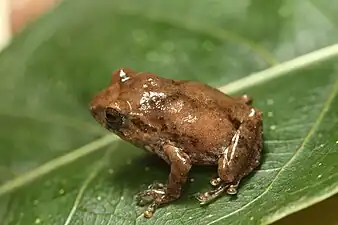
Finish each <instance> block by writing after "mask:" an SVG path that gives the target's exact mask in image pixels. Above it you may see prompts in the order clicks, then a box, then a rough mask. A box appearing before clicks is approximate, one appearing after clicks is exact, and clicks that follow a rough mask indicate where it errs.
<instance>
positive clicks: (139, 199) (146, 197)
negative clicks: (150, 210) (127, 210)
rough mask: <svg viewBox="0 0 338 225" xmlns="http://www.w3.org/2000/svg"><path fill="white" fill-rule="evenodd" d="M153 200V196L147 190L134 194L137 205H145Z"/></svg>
mask: <svg viewBox="0 0 338 225" xmlns="http://www.w3.org/2000/svg"><path fill="white" fill-rule="evenodd" d="M153 201H154V196H153V195H152V193H151V192H150V191H149V190H145V191H142V192H140V193H138V194H137V196H136V203H137V205H139V206H145V205H148V204H150V203H151V202H153Z"/></svg>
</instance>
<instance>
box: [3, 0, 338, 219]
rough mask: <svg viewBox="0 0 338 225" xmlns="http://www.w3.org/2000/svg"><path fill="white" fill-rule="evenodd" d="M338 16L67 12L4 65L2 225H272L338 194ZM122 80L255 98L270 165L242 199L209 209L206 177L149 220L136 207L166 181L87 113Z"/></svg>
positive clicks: (127, 9)
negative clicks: (136, 76)
mask: <svg viewBox="0 0 338 225" xmlns="http://www.w3.org/2000/svg"><path fill="white" fill-rule="evenodd" d="M337 9H338V5H337V4H335V3H332V1H328V0H312V1H291V0H290V1H287V0H284V1H282V0H280V1H249V0H237V1H223V0H213V1H211V0H210V1H206V0H204V1H202V0H199V1H197V0H186V1H178V0H176V1H165V0H162V1H159V0H143V1H142V4H141V3H140V1H136V0H125V1H104V0H101V1H84V0H83V1H80V0H72V1H65V2H64V3H62V4H61V5H60V6H59V7H58V8H57V9H56V10H55V11H53V12H51V13H49V14H48V15H46V16H44V17H43V18H42V19H41V20H39V21H37V22H36V23H34V24H32V25H31V26H30V27H29V28H28V29H26V30H25V31H24V32H23V33H22V34H21V35H19V36H18V37H16V38H15V39H14V40H13V43H12V44H11V45H10V46H9V47H8V48H7V49H6V50H5V51H4V52H3V53H2V54H1V55H0V74H1V75H2V76H1V82H0V96H1V97H0V99H1V104H0V122H1V124H2V126H1V127H2V129H0V132H1V136H0V138H1V158H0V223H1V224H6V225H7V224H9V225H11V224H19V225H21V224H34V223H35V224H75V225H77V224H81V225H82V224H85V225H87V224H88V225H92V224H135V223H136V224H261V223H263V224H268V223H272V222H274V221H276V220H278V219H280V218H282V217H284V216H286V215H288V214H290V213H293V212H296V211H298V210H300V209H303V208H305V207H308V206H310V205H312V204H314V203H316V202H319V201H321V200H323V199H325V198H328V197H329V196H332V195H333V194H335V193H337V192H338V188H337V187H338V151H337V148H338V139H337V137H338V129H337V124H338V98H337V90H338V76H337V72H338V64H337V60H336V58H337V55H338V46H337V45H334V44H335V43H336V42H337V35H338V29H337V27H336V21H337V19H338V18H337V14H336V11H337ZM302 55H303V56H302ZM124 66H128V67H133V68H135V69H136V70H138V71H150V72H154V73H157V74H159V75H161V76H164V77H170V78H181V79H182V78H184V79H192V80H199V81H202V82H205V83H208V84H210V85H214V86H217V87H220V88H221V90H223V91H225V92H228V93H231V94H235V93H236V94H243V93H247V94H249V95H250V96H252V97H253V98H254V105H255V106H256V107H258V108H260V109H261V110H262V111H263V112H264V138H265V142H264V155H263V160H262V165H261V167H260V168H259V169H258V170H257V171H255V172H254V173H252V174H251V175H250V176H248V177H247V178H246V179H245V180H243V182H242V184H241V187H240V189H239V193H238V196H237V197H236V198H230V197H229V196H224V197H222V198H220V199H218V200H217V201H216V202H214V203H213V204H211V205H209V206H208V207H200V206H199V204H198V202H197V201H196V200H195V199H194V197H193V195H194V194H195V193H197V192H203V191H206V190H209V189H210V188H211V187H210V186H209V184H208V180H209V178H210V177H211V176H212V175H213V174H215V173H216V169H215V168H203V167H197V168H193V170H192V172H191V174H190V175H191V178H193V179H194V182H192V183H191V184H190V185H187V186H186V188H185V192H184V194H183V195H182V198H181V199H180V200H178V201H176V202H174V203H173V204H170V205H168V206H166V207H162V208H160V209H158V210H157V211H156V213H155V215H154V217H153V218H151V219H149V220H146V219H144V218H143V216H142V212H143V209H142V208H140V207H137V206H136V205H135V201H134V199H133V197H134V195H135V194H136V193H137V192H139V191H141V190H143V189H144V188H145V187H146V186H147V185H148V184H150V183H152V182H153V181H154V180H159V181H166V179H167V176H168V172H169V167H168V166H167V165H166V164H165V163H164V162H162V161H160V160H158V159H157V158H156V157H152V156H149V155H148V154H147V153H145V152H144V151H142V150H140V149H137V148H136V147H133V146H131V145H130V144H128V143H124V142H122V141H120V140H119V139H118V138H117V137H115V136H114V135H112V134H108V132H107V131H105V130H104V129H103V128H101V127H100V126H99V125H98V124H97V123H96V122H95V121H94V120H93V119H92V118H91V116H90V114H89V112H88V107H87V105H88V102H89V101H90V99H91V97H92V96H93V95H94V94H95V93H96V92H98V91H99V90H100V89H102V88H104V87H106V86H107V85H108V83H109V81H110V73H111V72H112V71H113V70H115V69H116V68H118V67H124ZM272 66H273V67H272ZM270 67H272V68H270ZM269 68H270V69H269ZM258 71H262V72H258ZM255 72H258V73H255ZM252 73H254V74H253V75H250V76H247V75H248V74H252ZM228 83H230V84H228ZM226 84H228V85H226Z"/></svg>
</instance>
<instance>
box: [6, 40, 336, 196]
mask: <svg viewBox="0 0 338 225" xmlns="http://www.w3.org/2000/svg"><path fill="white" fill-rule="evenodd" d="M337 55H338V44H335V45H331V46H328V47H325V48H322V49H319V50H317V51H314V52H311V53H308V54H306V55H303V56H300V57H297V58H295V59H292V60H290V61H287V62H284V63H282V64H280V65H278V66H275V67H272V68H269V69H266V70H263V71H261V72H258V73H255V74H252V75H249V76H247V77H244V78H241V79H238V80H237V81H234V82H232V83H229V84H228V85H225V86H223V87H221V88H219V89H220V90H221V91H223V92H225V90H226V93H228V94H233V93H235V92H238V91H241V90H243V89H245V88H248V87H252V86H256V85H259V84H262V83H264V82H267V81H271V80H273V79H276V78H278V77H281V76H285V75H287V74H288V73H290V72H293V71H296V70H299V69H301V68H304V67H306V66H308V65H311V64H313V63H318V62H321V61H323V60H325V59H330V58H333V57H335V56H337ZM117 139H118V138H117V137H115V136H114V135H106V136H103V137H102V138H100V139H97V140H95V141H93V142H90V143H88V144H86V145H84V146H82V147H80V148H77V149H73V150H71V151H70V153H68V154H66V155H64V156H61V157H58V158H56V159H53V160H51V161H49V162H46V163H45V164H43V165H41V166H39V167H37V168H35V169H33V170H31V171H29V172H26V173H23V174H22V175H19V176H17V177H16V178H14V179H12V180H10V181H8V182H6V183H5V184H3V185H1V186H0V197H1V196H2V195H4V194H7V193H9V192H11V191H14V190H15V189H17V188H19V187H21V186H24V185H26V184H27V183H29V182H32V181H33V180H35V179H37V178H39V177H42V176H44V175H46V174H48V173H50V172H52V171H54V170H56V169H58V168H59V167H61V166H65V165H67V164H69V163H71V162H74V161H76V160H77V159H79V158H81V157H83V156H86V155H88V154H90V153H92V152H94V151H96V150H97V149H99V148H102V147H105V146H107V145H108V144H110V143H112V142H114V141H115V140H117Z"/></svg>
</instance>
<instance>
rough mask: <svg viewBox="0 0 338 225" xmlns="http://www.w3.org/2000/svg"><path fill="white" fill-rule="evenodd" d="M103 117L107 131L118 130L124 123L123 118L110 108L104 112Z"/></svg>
mask: <svg viewBox="0 0 338 225" xmlns="http://www.w3.org/2000/svg"><path fill="white" fill-rule="evenodd" d="M105 117H106V122H107V128H108V129H109V130H114V131H117V130H119V129H120V127H121V126H122V125H123V124H124V121H125V116H124V115H122V114H121V113H119V112H118V111H116V110H115V109H112V108H107V109H106V110H105Z"/></svg>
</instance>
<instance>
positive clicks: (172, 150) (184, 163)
mask: <svg viewBox="0 0 338 225" xmlns="http://www.w3.org/2000/svg"><path fill="white" fill-rule="evenodd" d="M163 149H164V152H165V154H166V156H167V157H168V159H169V161H170V164H171V167H170V174H169V179H168V185H167V191H168V195H170V196H172V197H177V198H178V197H179V196H180V193H181V188H182V185H183V184H184V183H185V182H186V180H187V178H188V173H189V170H190V168H191V160H190V158H189V156H188V155H187V154H186V153H185V152H183V151H182V149H180V148H177V147H175V146H172V145H164V146H163Z"/></svg>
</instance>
